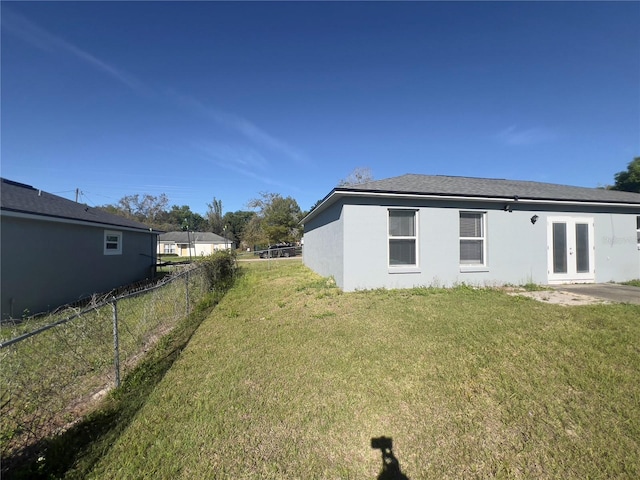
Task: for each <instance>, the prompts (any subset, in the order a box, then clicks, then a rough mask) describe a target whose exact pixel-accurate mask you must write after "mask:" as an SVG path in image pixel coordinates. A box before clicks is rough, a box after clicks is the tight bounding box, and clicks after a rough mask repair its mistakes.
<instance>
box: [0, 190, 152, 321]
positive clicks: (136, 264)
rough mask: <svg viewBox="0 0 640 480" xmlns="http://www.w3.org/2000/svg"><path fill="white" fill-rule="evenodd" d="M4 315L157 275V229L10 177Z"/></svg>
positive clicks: (0, 214) (4, 204) (0, 217)
mask: <svg viewBox="0 0 640 480" xmlns="http://www.w3.org/2000/svg"><path fill="white" fill-rule="evenodd" d="M0 187H1V188H0V192H1V198H2V200H1V204H0V207H1V208H0V221H1V233H0V239H1V258H0V260H1V265H0V267H1V272H2V273H1V282H2V284H1V299H0V308H1V315H2V318H3V319H4V318H7V317H12V318H16V317H20V316H22V315H23V314H24V313H25V311H28V312H29V314H35V313H40V312H44V311H48V310H52V309H55V308H57V307H58V306H61V305H64V304H67V303H71V302H75V301H78V300H81V299H84V298H86V297H90V296H91V295H92V294H94V293H98V292H105V291H109V290H111V289H113V288H117V287H120V286H124V285H128V284H130V283H133V282H136V281H139V280H144V279H146V278H150V277H151V276H152V275H153V272H154V267H155V264H156V248H157V247H156V245H157V232H154V231H152V230H151V229H150V228H149V227H147V226H146V225H143V224H141V223H139V222H135V221H132V220H128V219H126V218H123V217H119V216H116V215H112V214H110V213H107V212H105V211H103V210H100V209H97V208H91V207H88V206H86V205H83V204H81V203H76V202H73V201H71V200H67V199H66V198H62V197H59V196H56V195H52V194H50V193H46V192H43V191H41V190H37V189H35V188H33V187H31V186H29V185H24V184H21V183H17V182H12V181H10V180H6V179H2V180H1V185H0Z"/></svg>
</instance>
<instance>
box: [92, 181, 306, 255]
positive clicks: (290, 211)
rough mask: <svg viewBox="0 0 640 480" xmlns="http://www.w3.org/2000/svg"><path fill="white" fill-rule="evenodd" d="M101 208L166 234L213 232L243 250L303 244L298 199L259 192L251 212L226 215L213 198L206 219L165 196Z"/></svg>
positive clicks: (136, 196) (124, 200)
mask: <svg viewBox="0 0 640 480" xmlns="http://www.w3.org/2000/svg"><path fill="white" fill-rule="evenodd" d="M99 208H101V209H102V210H105V211H107V212H109V213H113V214H115V215H120V216H122V217H126V218H128V219H131V220H136V221H138V222H141V223H144V224H145V225H148V226H149V227H152V228H154V229H156V230H161V231H165V232H170V231H187V230H188V231H191V232H213V233H215V234H217V235H220V236H222V237H224V238H227V239H229V240H231V241H232V242H234V243H235V244H236V245H238V246H243V247H244V248H247V247H255V246H266V245H270V244H274V243H282V242H289V243H295V242H298V241H300V238H301V237H302V230H301V228H300V227H299V222H300V220H302V218H303V216H304V213H305V212H303V211H302V210H301V209H300V206H299V205H298V202H296V200H295V199H293V198H291V197H283V196H282V195H280V194H278V193H260V196H259V197H258V198H254V199H252V200H250V201H249V203H248V208H250V209H251V210H237V211H235V212H226V213H223V208H222V201H221V200H219V199H217V198H216V197H213V200H212V201H211V203H208V204H207V212H206V214H205V215H204V216H202V215H200V214H199V213H196V212H193V211H192V210H191V208H190V207H189V206H188V205H182V206H179V205H172V206H171V207H169V198H168V197H167V196H166V195H165V194H164V193H163V194H160V195H157V196H156V195H150V194H142V195H140V194H134V195H126V196H124V197H122V198H121V199H120V200H118V202H117V203H115V204H110V205H103V206H101V207H99Z"/></svg>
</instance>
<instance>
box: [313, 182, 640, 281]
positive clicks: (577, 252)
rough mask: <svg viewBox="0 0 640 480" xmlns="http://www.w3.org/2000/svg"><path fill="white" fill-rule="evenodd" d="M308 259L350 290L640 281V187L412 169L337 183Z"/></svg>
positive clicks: (316, 216) (319, 210)
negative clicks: (414, 172) (358, 181)
mask: <svg viewBox="0 0 640 480" xmlns="http://www.w3.org/2000/svg"><path fill="white" fill-rule="evenodd" d="M301 223H302V224H303V225H304V263H305V264H306V265H307V266H308V267H310V268H311V269H312V270H314V271H316V272H317V273H319V274H320V275H323V276H331V277H333V278H334V279H335V281H336V284H337V285H338V286H339V287H341V288H342V289H344V290H345V291H353V290H358V289H374V288H411V287H414V286H453V285H456V284H460V283H465V284H471V285H502V284H515V285H522V284H526V283H530V282H531V283H536V284H542V285H546V284H559V283H578V282H581V283H593V282H609V281H614V282H622V281H627V280H632V279H637V278H640V194H637V193H630V192H619V191H612V190H605V189H596V188H583V187H572V186H565V185H555V184H548V183H539V182H528V181H516V180H499V179H485V178H466V177H452V176H439V175H402V176H399V177H394V178H388V179H385V180H379V181H372V182H369V183H365V184H361V185H351V186H345V187H337V188H335V189H333V190H332V191H331V192H330V193H329V194H328V195H327V196H326V197H325V198H324V199H323V200H322V201H321V202H320V204H319V205H318V206H317V207H316V208H314V209H313V210H312V211H311V212H310V213H309V214H308V215H307V216H306V217H305V218H304V219H303V220H302V222H301Z"/></svg>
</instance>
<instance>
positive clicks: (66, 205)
mask: <svg viewBox="0 0 640 480" xmlns="http://www.w3.org/2000/svg"><path fill="white" fill-rule="evenodd" d="M0 197H1V201H0V208H1V210H2V212H3V213H5V212H15V213H17V214H27V215H37V216H42V217H49V218H52V219H53V218H55V219H61V220H65V221H80V222H89V223H95V224H100V225H105V226H114V227H126V228H130V229H135V230H145V231H147V232H148V231H150V228H149V227H148V226H147V225H145V224H143V223H140V222H136V221H135V220H129V219H127V218H124V217H120V216H118V215H114V214H112V213H108V212H105V211H104V210H101V209H99V208H93V207H89V206H87V205H85V204H82V203H76V202H73V201H71V200H68V199H66V198H63V197H59V196H57V195H53V194H51V193H47V192H43V191H42V190H37V189H35V188H33V187H32V186H30V185H25V184H23V183H19V182H14V181H11V180H7V179H5V178H2V179H0Z"/></svg>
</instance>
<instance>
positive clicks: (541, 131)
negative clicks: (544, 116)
mask: <svg viewBox="0 0 640 480" xmlns="http://www.w3.org/2000/svg"><path fill="white" fill-rule="evenodd" d="M496 137H497V138H498V140H500V141H501V142H503V143H505V144H507V145H514V146H526V145H536V144H539V143H544V142H549V141H551V140H554V139H555V138H556V135H555V133H553V132H552V131H551V130H548V129H546V128H539V127H536V128H527V129H518V128H517V127H516V126H515V125H511V126H510V127H508V128H505V129H504V130H502V131H501V132H500V133H498V134H497V135H496Z"/></svg>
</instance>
